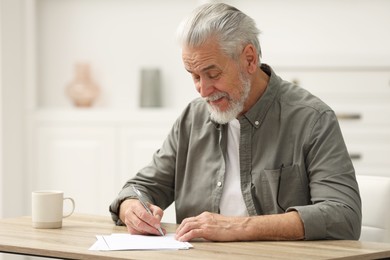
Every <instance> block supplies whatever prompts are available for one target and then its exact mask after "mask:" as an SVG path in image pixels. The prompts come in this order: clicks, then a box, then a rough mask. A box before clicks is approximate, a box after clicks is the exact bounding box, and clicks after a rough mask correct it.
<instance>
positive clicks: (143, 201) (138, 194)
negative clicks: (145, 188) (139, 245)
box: [131, 185, 164, 236]
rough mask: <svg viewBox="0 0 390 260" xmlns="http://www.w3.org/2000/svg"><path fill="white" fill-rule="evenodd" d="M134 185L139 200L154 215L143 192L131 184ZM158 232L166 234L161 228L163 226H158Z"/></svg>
mask: <svg viewBox="0 0 390 260" xmlns="http://www.w3.org/2000/svg"><path fill="white" fill-rule="evenodd" d="M131 186H132V187H133V190H134V192H135V195H137V198H138V200H139V201H140V202H141V204H142V206H144V208H145V209H146V211H147V212H148V213H149V214H150V215H152V216H153V213H152V212H151V211H150V209H149V207H148V205H147V204H146V202H145V200H144V197H143V196H142V193H141V192H140V191H139V190H138V189H137V188H136V187H135V186H134V185H131ZM157 230H158V232H160V234H161V235H162V236H164V232H163V231H162V230H161V227H159V228H157Z"/></svg>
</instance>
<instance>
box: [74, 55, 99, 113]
mask: <svg viewBox="0 0 390 260" xmlns="http://www.w3.org/2000/svg"><path fill="white" fill-rule="evenodd" d="M99 92H100V89H99V86H98V85H97V84H96V83H95V82H94V81H93V79H92V78H91V71H90V66H89V64H88V63H76V65H75V75H74V78H73V80H72V81H71V82H70V83H69V84H68V85H67V86H66V94H67V95H68V97H69V98H70V99H71V100H72V102H73V104H74V105H75V106H76V107H91V106H92V105H93V103H94V102H95V101H96V99H97V97H98V96H99Z"/></svg>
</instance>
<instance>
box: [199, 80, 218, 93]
mask: <svg viewBox="0 0 390 260" xmlns="http://www.w3.org/2000/svg"><path fill="white" fill-rule="evenodd" d="M213 89H214V87H213V85H212V84H211V82H210V80H207V79H205V78H201V79H200V80H199V82H198V92H199V94H200V96H201V97H208V96H209V95H210V94H211V93H212V92H213Z"/></svg>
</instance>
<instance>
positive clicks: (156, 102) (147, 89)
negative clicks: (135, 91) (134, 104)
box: [140, 68, 162, 107]
mask: <svg viewBox="0 0 390 260" xmlns="http://www.w3.org/2000/svg"><path fill="white" fill-rule="evenodd" d="M140 87H141V89H140V106H141V107H161V106H162V100H161V99H162V98H161V94H162V93H161V73H160V69H158V68H143V69H141V86H140Z"/></svg>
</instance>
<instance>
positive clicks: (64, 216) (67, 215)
mask: <svg viewBox="0 0 390 260" xmlns="http://www.w3.org/2000/svg"><path fill="white" fill-rule="evenodd" d="M65 200H70V202H72V210H71V212H70V213H68V214H66V215H63V216H62V218H67V217H69V216H70V215H72V214H73V212H74V208H75V205H76V204H75V203H74V200H73V199H72V198H70V197H67V198H64V201H65Z"/></svg>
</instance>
